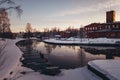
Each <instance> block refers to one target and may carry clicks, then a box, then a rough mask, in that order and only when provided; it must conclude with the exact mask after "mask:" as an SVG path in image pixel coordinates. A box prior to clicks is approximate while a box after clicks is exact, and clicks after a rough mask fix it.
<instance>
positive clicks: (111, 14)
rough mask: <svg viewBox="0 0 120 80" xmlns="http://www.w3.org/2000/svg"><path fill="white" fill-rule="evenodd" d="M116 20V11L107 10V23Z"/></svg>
mask: <svg viewBox="0 0 120 80" xmlns="http://www.w3.org/2000/svg"><path fill="white" fill-rule="evenodd" d="M115 21H116V12H115V11H114V10H112V11H108V12H106V23H114V22H115Z"/></svg>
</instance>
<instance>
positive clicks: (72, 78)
mask: <svg viewBox="0 0 120 80" xmlns="http://www.w3.org/2000/svg"><path fill="white" fill-rule="evenodd" d="M26 72H27V73H26V74H25V75H24V76H22V77H20V78H18V79H17V80H101V78H99V77H97V76H96V75H95V74H93V73H92V72H90V71H89V70H88V69H87V67H83V68H77V69H71V70H63V71H62V73H61V74H59V75H57V76H46V75H42V74H40V73H38V72H32V71H26Z"/></svg>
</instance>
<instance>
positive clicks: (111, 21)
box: [84, 11, 120, 38]
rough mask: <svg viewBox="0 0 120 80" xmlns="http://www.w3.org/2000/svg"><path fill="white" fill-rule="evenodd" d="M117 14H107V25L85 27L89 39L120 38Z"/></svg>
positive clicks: (99, 24)
mask: <svg viewBox="0 0 120 80" xmlns="http://www.w3.org/2000/svg"><path fill="white" fill-rule="evenodd" d="M115 17H116V12H115V11H108V12H106V23H92V24H89V25H87V26H85V27H84V33H85V37H87V38H99V37H107V38H120V22H116V18H115Z"/></svg>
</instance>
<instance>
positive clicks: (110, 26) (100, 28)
mask: <svg viewBox="0 0 120 80" xmlns="http://www.w3.org/2000/svg"><path fill="white" fill-rule="evenodd" d="M113 28H119V29H120V24H114V25H98V26H88V27H86V28H85V30H86V31H94V30H102V29H113Z"/></svg>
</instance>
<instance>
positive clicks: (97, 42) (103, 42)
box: [44, 38, 120, 46]
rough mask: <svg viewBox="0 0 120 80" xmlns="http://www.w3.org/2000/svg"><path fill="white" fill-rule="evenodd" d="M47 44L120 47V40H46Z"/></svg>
mask: <svg viewBox="0 0 120 80" xmlns="http://www.w3.org/2000/svg"><path fill="white" fill-rule="evenodd" d="M44 42H45V43H49V44H58V45H87V46H120V39H108V38H94V39H88V38H82V39H80V38H68V39H66V38H61V39H56V38H50V39H45V40H44Z"/></svg>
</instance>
